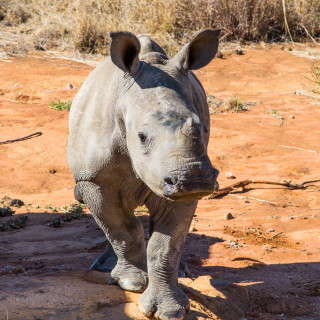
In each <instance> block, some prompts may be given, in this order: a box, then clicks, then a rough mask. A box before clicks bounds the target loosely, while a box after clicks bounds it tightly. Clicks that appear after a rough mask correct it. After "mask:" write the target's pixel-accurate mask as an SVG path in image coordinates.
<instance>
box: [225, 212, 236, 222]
mask: <svg viewBox="0 0 320 320" xmlns="http://www.w3.org/2000/svg"><path fill="white" fill-rule="evenodd" d="M232 219H234V216H233V215H232V213H231V212H229V213H226V214H225V216H224V220H232Z"/></svg>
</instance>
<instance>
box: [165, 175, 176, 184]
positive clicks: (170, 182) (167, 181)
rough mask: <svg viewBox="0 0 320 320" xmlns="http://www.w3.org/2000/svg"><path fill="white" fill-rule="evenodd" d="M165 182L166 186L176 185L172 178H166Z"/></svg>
mask: <svg viewBox="0 0 320 320" xmlns="http://www.w3.org/2000/svg"><path fill="white" fill-rule="evenodd" d="M164 182H165V183H166V184H171V185H174V182H173V181H172V178H171V177H165V178H164Z"/></svg>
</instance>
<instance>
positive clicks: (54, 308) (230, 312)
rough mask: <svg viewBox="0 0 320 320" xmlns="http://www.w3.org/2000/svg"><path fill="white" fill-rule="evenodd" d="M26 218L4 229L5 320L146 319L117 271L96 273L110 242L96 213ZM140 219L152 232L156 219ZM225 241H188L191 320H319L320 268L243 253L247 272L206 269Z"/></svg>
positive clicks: (0, 276) (0, 237)
mask: <svg viewBox="0 0 320 320" xmlns="http://www.w3.org/2000/svg"><path fill="white" fill-rule="evenodd" d="M25 215H27V216H28V219H27V222H26V224H25V227H24V228H22V229H16V230H11V231H6V232H0V302H1V303H0V319H12V320H14V319H79V320H80V319H98V320H99V319H117V320H122V319H124V320H126V319H136V320H138V319H145V318H144V317H143V316H142V315H141V314H140V313H139V311H138V309H137V306H136V303H137V300H138V298H139V296H140V295H139V294H135V293H128V292H124V291H122V290H121V289H120V288H118V287H117V286H108V285H107V282H108V279H109V273H101V272H97V271H88V270H89V267H90V265H91V264H92V262H93V261H94V259H95V258H96V257H97V256H98V255H99V254H100V253H102V252H103V250H104V248H105V245H106V240H105V237H104V235H103V233H102V231H101V230H100V228H99V227H98V226H97V225H96V223H95V221H94V220H93V218H92V217H91V216H83V217H81V218H79V219H72V220H70V221H66V222H62V223H61V225H60V226H59V227H58V228H52V227H49V226H48V224H49V223H50V222H52V220H53V219H55V218H58V217H64V216H65V214H63V213H26V214H25ZM15 216H18V215H14V216H12V217H5V218H1V221H0V222H1V223H2V222H5V221H7V220H9V219H12V218H14V217H15ZM139 219H140V221H141V222H142V223H143V225H144V228H145V233H146V235H147V232H148V230H147V227H148V216H147V215H141V216H139ZM194 242H196V243H197V246H194ZM219 242H223V239H221V238H214V237H208V236H206V237H204V236H201V235H198V234H192V233H191V234H189V236H188V240H187V243H186V249H187V250H186V252H189V253H188V254H185V259H186V261H187V263H188V265H189V269H190V270H191V272H192V273H193V274H194V279H188V278H181V279H180V280H179V281H180V283H181V285H182V286H183V289H184V291H185V292H186V293H187V295H188V296H189V298H190V299H191V307H192V308H191V311H190V313H189V314H188V315H187V317H186V319H189V320H191V319H210V318H211V319H212V318H213V319H223V320H233V319H240V318H241V317H253V318H258V319H274V317H275V316H278V315H282V318H281V319H286V318H285V317H287V319H295V317H300V318H299V319H312V318H310V317H311V316H315V315H317V314H319V310H316V309H315V307H314V306H316V305H317V303H316V301H318V300H319V294H320V289H319V283H320V282H319V274H320V263H317V262H314V263H292V264H276V265H266V264H264V263H262V262H260V261H258V260H255V259H252V258H250V257H245V256H243V257H238V258H236V259H238V261H247V262H248V264H249V265H248V266H247V267H244V268H229V267H222V266H217V267H213V266H204V265H202V261H203V260H204V259H207V258H208V256H209V254H208V252H209V248H210V247H211V246H214V245H215V244H217V243H219ZM190 248H193V249H195V250H196V254H195V253H190V250H188V249H190ZM281 288H282V289H281ZM310 301H311V304H310ZM313 301H314V303H313ZM304 316H307V317H308V318H304ZM297 319H298V318H297ZM314 319H316V318H314Z"/></svg>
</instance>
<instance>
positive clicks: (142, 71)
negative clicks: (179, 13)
mask: <svg viewBox="0 0 320 320" xmlns="http://www.w3.org/2000/svg"><path fill="white" fill-rule="evenodd" d="M218 36H219V30H205V31H202V32H200V33H198V34H197V35H196V36H195V37H194V38H193V40H191V41H190V42H189V43H187V44H186V45H185V46H184V47H183V48H182V49H181V50H180V51H179V52H178V53H177V54H176V55H175V56H174V57H173V58H172V59H169V57H168V56H167V55H166V54H165V52H164V51H163V49H162V48H161V47H160V46H159V45H158V44H157V43H156V42H154V41H153V40H151V39H150V38H149V37H147V36H145V35H140V36H138V37H136V36H134V35H133V34H131V33H129V32H116V33H111V38H112V43H111V48H110V57H109V58H107V59H106V60H105V61H104V62H103V63H101V64H100V65H99V66H98V67H97V68H96V69H95V70H94V71H93V72H91V74H90V75H89V76H88V78H87V79H86V81H85V82H84V83H83V85H82V87H81V88H80V90H79V92H78V94H77V95H76V97H75V99H74V101H73V104H72V108H71V111H70V120H69V126H70V135H69V141H68V163H69V166H70V168H71V171H72V173H73V177H74V179H75V182H76V188H75V194H76V197H77V198H80V199H82V200H83V201H84V203H86V204H87V206H88V208H89V210H90V212H91V213H92V215H93V216H94V218H95V220H96V222H97V223H98V225H99V226H100V227H101V228H102V230H103V231H104V232H105V234H106V236H107V238H108V240H109V242H110V244H111V245H112V248H113V250H114V252H115V254H116V255H117V263H116V266H115V267H114V269H113V270H112V272H111V279H112V281H111V282H113V283H117V284H118V285H119V286H120V287H121V288H122V289H124V290H129V291H135V292H143V293H142V295H141V297H140V299H139V309H140V311H141V312H142V313H143V314H145V315H146V316H148V317H152V316H154V317H156V318H157V319H183V318H184V316H185V313H186V311H188V310H189V308H190V305H189V300H188V298H187V296H186V295H185V294H184V292H183V291H182V289H181V288H180V286H179V285H178V281H177V275H178V268H179V261H180V258H181V254H182V251H183V247H184V243H185V240H186V236H187V233H188V229H189V226H190V223H191V220H192V217H193V214H194V211H195V209H196V206H197V200H198V199H200V198H201V197H202V196H205V195H208V194H210V193H212V191H213V190H214V187H215V183H216V177H217V175H218V171H217V170H216V169H215V168H214V167H213V166H212V164H211V162H210V160H209V158H208V155H207V144H208V139H209V129H210V117H209V111H208V105H207V100H206V95H205V92H204V89H203V87H202V85H201V83H200V82H199V80H198V79H197V78H196V76H195V75H194V73H193V72H192V71H191V70H196V69H199V68H202V67H204V66H205V65H207V64H208V63H209V62H210V61H211V60H212V59H213V58H214V56H215V54H216V52H217V47H218ZM143 204H145V205H146V206H147V208H148V209H149V212H150V216H151V217H152V220H153V232H152V235H151V238H150V240H149V242H148V246H147V248H146V246H145V239H144V232H143V227H142V225H141V223H140V221H139V220H138V219H137V218H136V217H135V216H134V214H133V209H135V208H136V207H137V206H138V205H143Z"/></svg>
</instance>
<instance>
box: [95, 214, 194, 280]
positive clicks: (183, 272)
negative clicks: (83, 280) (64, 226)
mask: <svg viewBox="0 0 320 320" xmlns="http://www.w3.org/2000/svg"><path fill="white" fill-rule="evenodd" d="M153 229H154V222H153V216H150V218H149V235H150V237H151V236H152V233H153ZM117 261H118V257H117V255H116V253H115V252H114V250H113V248H112V245H111V244H110V243H108V245H107V247H106V249H105V250H104V252H103V253H102V254H101V255H100V256H99V257H98V258H97V259H96V260H95V261H94V263H93V264H92V266H91V267H90V270H98V271H101V272H111V271H112V269H113V268H114V267H115V266H116V264H117ZM190 275H191V273H190V271H189V269H188V265H187V264H186V262H185V261H184V260H183V259H182V258H181V260H180V264H179V271H178V277H179V278H185V277H190Z"/></svg>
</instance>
